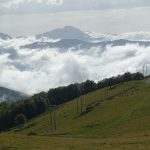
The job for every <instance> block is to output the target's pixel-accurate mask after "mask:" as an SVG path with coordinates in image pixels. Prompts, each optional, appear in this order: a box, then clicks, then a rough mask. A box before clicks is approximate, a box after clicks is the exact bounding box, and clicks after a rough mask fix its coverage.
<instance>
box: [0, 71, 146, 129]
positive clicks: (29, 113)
mask: <svg viewBox="0 0 150 150" xmlns="http://www.w3.org/2000/svg"><path fill="white" fill-rule="evenodd" d="M142 79H144V76H143V74H141V73H139V72H138V73H129V72H127V73H125V74H123V75H118V76H116V77H112V78H108V79H104V80H102V81H99V82H97V83H95V82H94V81H91V80H87V81H85V82H82V83H75V84H70V85H68V86H63V87H58V88H53V89H50V90H49V91H48V92H41V93H39V94H35V95H33V96H32V97H30V98H29V99H27V100H19V101H17V102H14V103H11V104H10V103H7V102H3V103H1V104H0V131H4V130H7V129H9V128H12V127H14V126H16V125H19V124H22V123H24V122H25V121H26V120H30V119H32V118H33V117H35V116H37V115H39V114H41V113H43V112H45V111H46V110H47V109H48V108H49V106H50V105H56V106H57V105H60V104H63V103H65V102H67V101H70V100H73V99H75V98H77V97H79V96H80V95H83V94H87V93H90V92H93V91H96V90H98V89H102V88H105V87H108V88H110V89H111V88H112V87H113V86H114V85H117V84H120V83H123V82H126V81H133V80H142Z"/></svg>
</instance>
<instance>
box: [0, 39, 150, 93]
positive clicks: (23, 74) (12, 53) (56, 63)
mask: <svg viewBox="0 0 150 150" xmlns="http://www.w3.org/2000/svg"><path fill="white" fill-rule="evenodd" d="M35 41H37V40H36V39H35V37H28V38H18V39H12V40H7V41H4V40H0V68H1V71H0V86H4V87H8V88H11V89H15V90H19V91H22V92H25V93H28V94H33V93H36V92H40V91H43V90H44V91H47V90H48V89H50V88H53V87H57V86H62V85H67V84H70V83H74V82H82V81H85V80H86V79H91V80H95V81H98V80H101V79H103V78H106V77H110V76H113V75H118V74H121V73H124V72H126V71H131V72H135V71H142V67H143V65H147V67H149V64H150V47H142V46H139V45H129V44H127V45H125V46H117V47H112V46H110V45H108V46H107V47H106V48H105V49H101V48H100V47H93V48H91V49H89V50H87V49H81V50H78V51H71V50H68V51H67V52H64V53H61V52H60V51H59V50H58V49H50V48H47V49H36V50H34V49H20V48H19V47H20V46H22V45H25V44H30V43H33V42H35Z"/></svg>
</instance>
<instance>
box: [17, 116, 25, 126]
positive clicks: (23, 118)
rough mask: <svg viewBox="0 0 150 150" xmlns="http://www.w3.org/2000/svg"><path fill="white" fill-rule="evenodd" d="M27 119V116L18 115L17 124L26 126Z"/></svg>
mask: <svg viewBox="0 0 150 150" xmlns="http://www.w3.org/2000/svg"><path fill="white" fill-rule="evenodd" d="M26 120H27V118H26V117H25V115H23V114H18V115H17V116H16V117H15V123H16V124H17V125H19V124H24V123H25V122H26Z"/></svg>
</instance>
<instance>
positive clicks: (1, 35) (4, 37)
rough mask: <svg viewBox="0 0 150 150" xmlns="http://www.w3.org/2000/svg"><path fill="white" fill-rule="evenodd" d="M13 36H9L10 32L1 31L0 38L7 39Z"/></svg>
mask: <svg viewBox="0 0 150 150" xmlns="http://www.w3.org/2000/svg"><path fill="white" fill-rule="evenodd" d="M11 38H12V37H11V36H9V35H8V34H4V33H0V39H3V40H7V39H11Z"/></svg>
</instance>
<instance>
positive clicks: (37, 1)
mask: <svg viewBox="0 0 150 150" xmlns="http://www.w3.org/2000/svg"><path fill="white" fill-rule="evenodd" d="M149 15H150V1H149V0H125V1H123V0H0V32H3V33H7V34H10V35H11V36H14V37H16V36H25V35H35V34H38V33H42V32H46V31H51V30H53V29H55V28H58V27H63V26H66V25H72V26H75V27H78V28H80V29H81V30H84V31H93V32H99V33H113V34H120V33H125V32H139V31H144V32H148V31H149V30H150V18H149Z"/></svg>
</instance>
